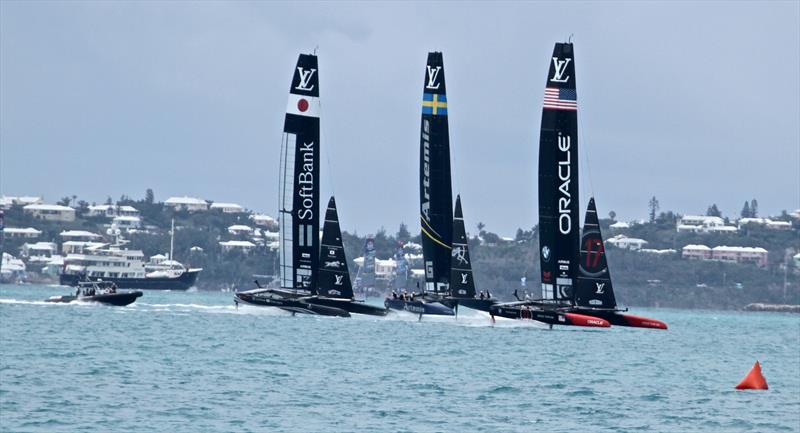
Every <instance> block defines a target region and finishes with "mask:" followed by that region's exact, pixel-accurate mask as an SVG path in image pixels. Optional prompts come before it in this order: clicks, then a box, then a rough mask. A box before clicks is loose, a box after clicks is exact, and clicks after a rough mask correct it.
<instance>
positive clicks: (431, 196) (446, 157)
mask: <svg viewBox="0 0 800 433" xmlns="http://www.w3.org/2000/svg"><path fill="white" fill-rule="evenodd" d="M419 162H420V170H419V171H420V182H419V196H420V219H421V226H422V236H421V237H422V253H423V256H424V260H425V290H426V291H428V292H445V293H446V292H448V291H449V282H450V250H451V247H450V243H451V241H452V237H453V236H452V230H453V191H452V189H451V186H450V132H449V129H448V125H447V93H446V91H445V81H444V63H443V61H442V53H439V52H434V53H428V64H427V65H426V66H425V82H424V86H423V89H422V124H421V131H420V155H419Z"/></svg>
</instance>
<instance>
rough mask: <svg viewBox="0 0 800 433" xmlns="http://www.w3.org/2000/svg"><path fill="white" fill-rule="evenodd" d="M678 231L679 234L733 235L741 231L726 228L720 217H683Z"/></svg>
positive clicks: (730, 227)
mask: <svg viewBox="0 0 800 433" xmlns="http://www.w3.org/2000/svg"><path fill="white" fill-rule="evenodd" d="M676 229H677V231H678V232H692V233H715V232H716V233H732V232H737V231H738V230H739V229H738V228H737V227H734V226H726V225H725V220H723V219H722V218H720V217H716V216H704V215H685V216H682V217H681V219H679V220H678V224H677V227H676Z"/></svg>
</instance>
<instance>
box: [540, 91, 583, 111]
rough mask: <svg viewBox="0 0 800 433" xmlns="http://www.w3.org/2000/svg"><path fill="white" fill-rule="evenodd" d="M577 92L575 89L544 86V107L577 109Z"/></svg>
mask: <svg viewBox="0 0 800 433" xmlns="http://www.w3.org/2000/svg"><path fill="white" fill-rule="evenodd" d="M576 99H577V94H576V92H575V89H559V88H556V87H545V89H544V108H550V109H553V110H571V111H576V110H577V109H578V101H576Z"/></svg>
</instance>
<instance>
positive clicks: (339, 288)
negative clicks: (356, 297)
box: [318, 197, 353, 299]
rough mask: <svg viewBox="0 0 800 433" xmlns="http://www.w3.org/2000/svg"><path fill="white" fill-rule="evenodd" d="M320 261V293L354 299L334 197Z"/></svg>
mask: <svg viewBox="0 0 800 433" xmlns="http://www.w3.org/2000/svg"><path fill="white" fill-rule="evenodd" d="M319 262H320V266H319V290H318V293H319V294H320V295H322V296H330V297H333V298H347V299H352V298H353V286H352V284H351V283H350V271H349V270H348V268H347V258H346V257H345V254H344V247H343V246H342V231H341V229H340V228H339V214H338V213H337V211H336V200H334V198H333V197H331V199H330V201H329V202H328V210H327V211H326V212H325V224H324V225H323V227H322V248H321V250H320V255H319Z"/></svg>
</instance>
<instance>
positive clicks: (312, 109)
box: [279, 54, 320, 293]
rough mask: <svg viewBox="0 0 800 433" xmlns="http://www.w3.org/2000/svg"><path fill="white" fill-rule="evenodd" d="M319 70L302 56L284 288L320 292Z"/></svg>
mask: <svg viewBox="0 0 800 433" xmlns="http://www.w3.org/2000/svg"><path fill="white" fill-rule="evenodd" d="M319 152H320V148H319V72H318V68H317V56H314V55H309V54H301V55H300V58H299V59H298V60H297V66H296V67H295V69H294V77H293V78H292V85H291V87H290V88H289V102H288V104H287V106H286V120H285V122H284V126H283V143H282V145H281V162H280V191H279V195H280V196H279V201H280V208H279V217H280V219H279V223H280V233H281V239H280V252H279V254H280V274H281V277H280V278H281V287H283V288H289V289H295V290H303V291H309V292H312V293H315V292H316V287H317V266H318V261H319V216H320V215H319V192H320V191H319Z"/></svg>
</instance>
